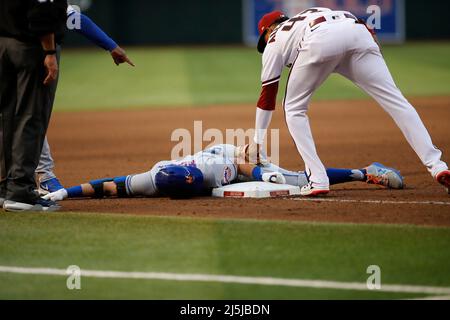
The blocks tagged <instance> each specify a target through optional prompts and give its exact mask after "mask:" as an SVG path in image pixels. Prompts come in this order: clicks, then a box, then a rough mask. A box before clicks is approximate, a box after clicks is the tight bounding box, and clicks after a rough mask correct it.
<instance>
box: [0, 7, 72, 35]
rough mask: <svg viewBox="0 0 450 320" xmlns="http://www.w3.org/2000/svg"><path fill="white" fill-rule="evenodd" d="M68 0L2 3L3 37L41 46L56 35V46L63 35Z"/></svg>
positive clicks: (0, 12) (0, 20)
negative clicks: (42, 40) (45, 38)
mask: <svg viewBox="0 0 450 320" xmlns="http://www.w3.org/2000/svg"><path fill="white" fill-rule="evenodd" d="M66 10H67V0H0V37H7V38H14V39H17V40H20V41H23V42H39V37H40V36H43V35H46V34H49V33H54V34H55V39H56V42H57V43H60V42H61V40H62V37H63V35H64V30H65V26H66V23H65V22H66V19H67V13H66Z"/></svg>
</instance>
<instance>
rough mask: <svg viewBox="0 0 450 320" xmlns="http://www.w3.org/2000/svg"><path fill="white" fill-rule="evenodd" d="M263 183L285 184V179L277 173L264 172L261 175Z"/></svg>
mask: <svg viewBox="0 0 450 320" xmlns="http://www.w3.org/2000/svg"><path fill="white" fill-rule="evenodd" d="M262 180H263V181H264V182H271V183H278V184H286V178H285V177H284V176H283V175H282V174H281V173H279V172H266V173H263V175H262Z"/></svg>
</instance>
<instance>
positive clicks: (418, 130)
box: [337, 49, 448, 178]
mask: <svg viewBox="0 0 450 320" xmlns="http://www.w3.org/2000/svg"><path fill="white" fill-rule="evenodd" d="M337 71H338V72H339V73H340V74H342V75H344V76H345V77H347V78H348V79H350V80H351V81H353V82H354V83H355V84H356V85H358V86H359V87H360V88H362V89H363V90H364V91H366V92H367V93H368V94H369V95H370V96H372V97H373V98H374V99H375V100H376V101H377V102H378V103H379V104H380V105H381V106H382V107H383V109H384V110H385V111H386V112H387V113H388V114H389V115H390V116H391V117H392V118H393V119H394V121H395V123H396V124H397V126H398V127H399V128H400V130H401V131H402V133H403V135H404V136H405V138H406V140H407V141H408V143H409V144H410V145H411V147H412V148H413V149H414V151H415V152H416V153H417V155H418V156H419V158H420V160H421V161H422V163H423V164H424V165H425V166H426V167H427V168H428V171H429V172H430V173H431V174H432V176H433V177H434V178H436V176H437V175H438V174H439V173H440V172H442V171H444V170H447V169H448V167H447V164H446V163H445V162H443V161H441V156H442V152H441V151H440V150H439V149H437V148H436V147H435V146H434V145H433V142H432V140H431V137H430V134H429V133H428V131H427V129H426V128H425V126H424V124H423V122H422V120H421V119H420V117H419V115H418V114H417V111H416V110H415V109H414V107H413V106H412V105H411V104H410V103H409V102H408V101H407V100H406V98H405V97H404V96H403V95H402V93H401V92H400V90H399V89H398V88H397V86H396V85H395V83H394V80H393V79H392V76H391V73H390V72H389V69H388V67H387V65H386V63H385V61H384V59H383V56H382V55H381V53H380V51H379V50H378V49H368V50H366V51H363V52H356V53H353V54H352V55H350V56H349V57H348V59H346V61H345V62H344V63H343V64H341V66H340V68H339V69H338V70H337Z"/></svg>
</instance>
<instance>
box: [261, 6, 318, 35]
mask: <svg viewBox="0 0 450 320" xmlns="http://www.w3.org/2000/svg"><path fill="white" fill-rule="evenodd" d="M316 12H321V10H319V9H314V8H313V9H308V10H305V11H303V12H301V13H299V14H298V15H296V16H295V17H292V18H291V19H289V20H288V21H286V22H285V23H284V24H283V28H281V31H290V30H291V29H292V27H294V24H295V23H296V22H297V21H303V20H305V19H306V18H307V17H308V14H310V13H316ZM280 27H281V25H279V26H278V27H276V28H275V30H273V32H272V34H271V35H270V39H269V43H272V42H275V36H276V33H277V32H278V31H279V30H280Z"/></svg>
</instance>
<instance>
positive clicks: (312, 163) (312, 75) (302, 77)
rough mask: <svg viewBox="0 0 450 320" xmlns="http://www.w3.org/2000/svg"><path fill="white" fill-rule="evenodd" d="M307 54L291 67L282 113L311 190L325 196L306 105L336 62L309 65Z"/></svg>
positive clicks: (325, 183) (325, 180)
mask: <svg viewBox="0 0 450 320" xmlns="http://www.w3.org/2000/svg"><path fill="white" fill-rule="evenodd" d="M308 55H309V52H307V51H306V52H301V53H300V54H299V56H298V58H297V60H296V62H295V63H294V65H293V66H292V67H291V71H290V74H289V78H288V82H287V87H286V96H285V101H284V109H285V116H286V123H287V125H288V128H289V132H290V133H291V136H292V138H293V140H294V142H295V145H296V146H297V150H298V152H299V153H300V155H301V157H302V158H303V161H304V162H305V172H306V173H307V174H308V176H309V181H310V182H311V186H313V187H315V188H317V189H318V190H323V191H324V193H326V192H327V191H328V190H329V183H330V182H329V180H328V176H327V173H326V170H325V166H324V165H323V164H322V161H321V160H320V158H319V156H318V154H317V151H316V147H315V144H314V139H313V136H312V133H311V127H310V125H309V119H308V115H307V111H308V106H309V102H310V100H311V97H312V95H313V93H314V92H315V90H316V89H317V88H318V87H319V86H320V85H321V84H322V83H323V82H324V81H325V80H326V79H327V78H328V76H329V75H330V73H332V72H333V70H334V69H335V68H336V65H337V62H336V60H330V61H323V62H317V63H309V62H308V60H309V57H308Z"/></svg>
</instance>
